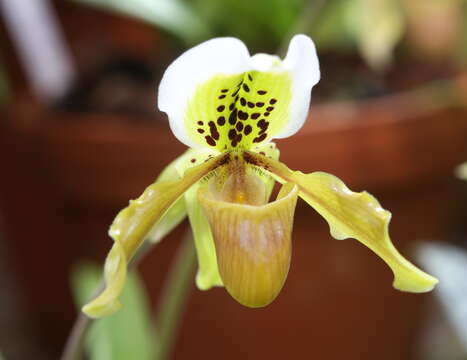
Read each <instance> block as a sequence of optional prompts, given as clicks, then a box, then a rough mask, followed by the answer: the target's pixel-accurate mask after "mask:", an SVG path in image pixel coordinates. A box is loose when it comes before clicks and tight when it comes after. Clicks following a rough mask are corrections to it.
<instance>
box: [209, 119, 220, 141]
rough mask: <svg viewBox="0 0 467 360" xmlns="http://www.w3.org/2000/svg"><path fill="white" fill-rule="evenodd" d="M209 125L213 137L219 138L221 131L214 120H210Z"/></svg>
mask: <svg viewBox="0 0 467 360" xmlns="http://www.w3.org/2000/svg"><path fill="white" fill-rule="evenodd" d="M208 125H209V131H210V132H211V137H212V138H213V139H214V140H219V131H217V127H216V124H214V121H210V122H208Z"/></svg>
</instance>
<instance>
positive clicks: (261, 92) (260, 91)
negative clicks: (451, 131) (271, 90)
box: [257, 90, 267, 95]
mask: <svg viewBox="0 0 467 360" xmlns="http://www.w3.org/2000/svg"><path fill="white" fill-rule="evenodd" d="M257 93H258V94H259V95H264V94H267V91H266V90H258V91H257Z"/></svg>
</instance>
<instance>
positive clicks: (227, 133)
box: [83, 35, 438, 317]
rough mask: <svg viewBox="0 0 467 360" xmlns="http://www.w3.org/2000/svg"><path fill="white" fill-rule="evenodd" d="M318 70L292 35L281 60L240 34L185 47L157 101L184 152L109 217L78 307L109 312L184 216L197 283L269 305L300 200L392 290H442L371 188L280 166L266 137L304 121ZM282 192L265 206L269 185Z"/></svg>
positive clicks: (311, 50) (302, 39)
mask: <svg viewBox="0 0 467 360" xmlns="http://www.w3.org/2000/svg"><path fill="white" fill-rule="evenodd" d="M319 78H320V71H319V63H318V58H317V55H316V50H315V46H314V44H313V41H312V40H311V39H310V38H309V37H307V36H305V35H296V36H295V37H294V38H293V39H292V40H291V42H290V45H289V49H288V52H287V55H286V57H285V58H284V60H281V59H280V58H279V57H277V56H272V55H266V54H256V55H254V56H250V55H249V52H248V49H247V48H246V46H245V45H244V44H243V43H242V42H241V41H240V40H238V39H235V38H216V39H212V40H209V41H206V42H204V43H202V44H200V45H198V46H195V47H194V48H192V49H190V50H188V51H186V52H185V53H184V54H182V55H181V56H180V57H179V58H178V59H176V60H175V61H174V62H173V63H172V64H171V65H170V66H169V67H168V69H167V70H166V72H165V74H164V76H163V78H162V81H161V83H160V86H159V97H158V105H159V108H160V110H162V111H164V112H165V113H167V115H168V118H169V123H170V128H171V130H172V132H173V134H174V135H175V136H176V137H177V139H178V140H180V141H181V142H182V143H184V144H185V145H187V146H188V147H189V148H190V149H188V150H187V151H186V152H185V153H184V154H183V155H181V156H180V157H179V158H177V159H175V160H174V161H173V162H172V163H171V164H170V165H169V166H168V167H167V168H166V169H165V170H164V171H163V172H162V173H161V175H160V176H159V178H158V179H157V180H156V181H155V182H154V183H153V184H152V185H150V186H149V187H148V188H147V189H146V190H145V191H144V193H143V194H142V195H141V196H140V197H139V198H138V199H136V200H132V201H130V204H129V205H128V207H126V208H125V209H123V210H122V211H121V212H120V213H119V214H118V215H117V217H116V218H115V220H114V222H113V224H112V226H111V228H110V231H109V234H110V236H111V237H112V239H113V240H114V244H113V247H112V249H111V250H110V253H109V254H108V256H107V259H106V262H105V268H104V277H105V281H106V287H105V289H104V290H103V291H102V292H101V293H100V295H98V296H97V297H96V298H95V299H94V300H92V301H91V302H90V303H89V304H87V305H85V306H84V308H83V311H84V312H85V313H86V314H87V315H88V316H90V317H101V316H105V315H109V314H111V313H113V312H114V311H116V310H117V309H118V308H119V306H120V303H119V301H118V297H119V295H120V293H121V291H122V288H123V286H124V283H125V276H126V272H127V264H128V262H129V261H130V259H131V258H132V257H133V256H134V254H135V252H136V251H137V249H138V248H139V246H140V245H141V244H142V243H143V242H144V241H151V242H158V241H160V240H161V239H162V238H163V237H164V235H166V234H167V233H168V232H170V231H171V230H172V229H173V228H174V227H175V226H176V225H178V224H179V223H180V222H181V221H182V220H183V219H184V218H185V216H187V215H188V218H189V220H190V223H191V227H192V230H193V236H194V241H195V246H196V251H197V255H198V272H197V275H196V284H197V286H198V288H199V289H201V290H207V289H210V288H211V287H213V286H225V287H226V289H227V291H228V292H229V293H230V295H231V296H232V297H233V298H235V299H236V300H237V301H238V302H240V303H241V304H243V305H246V306H248V307H262V306H266V305H268V304H269V303H271V302H272V301H273V300H274V299H275V298H276V296H277V295H278V293H279V292H280V290H281V288H282V286H283V284H284V282H285V279H286V277H287V273H288V270H289V265H290V259H291V249H292V243H291V239H292V227H293V217H294V210H295V205H296V202H297V198H298V197H301V198H302V199H303V200H305V201H306V202H307V203H308V204H309V205H310V206H311V207H313V208H314V209H315V210H316V211H317V212H318V213H319V214H320V215H321V216H323V217H324V218H325V219H326V221H327V222H328V224H329V227H330V232H331V235H332V236H333V237H334V238H336V239H346V238H354V239H357V240H358V241H360V242H361V243H362V244H364V245H365V246H367V247H368V248H370V249H371V250H372V251H373V252H374V253H376V254H377V255H378V256H380V257H381V258H382V259H383V260H384V261H385V262H386V264H387V265H388V266H389V267H390V268H391V270H392V272H393V273H394V283H393V285H394V287H395V288H397V289H399V290H402V291H409V292H415V293H421V292H427V291H430V290H432V289H433V287H434V286H435V284H436V283H437V282H438V280H437V279H435V278H434V277H432V276H430V275H428V274H426V273H424V272H423V271H421V270H420V269H418V268H417V267H415V266H414V265H412V264H411V263H410V262H409V261H407V260H406V259H405V258H404V257H403V256H402V255H401V254H400V253H399V252H398V251H397V250H396V248H395V247H394V246H393V244H392V243H391V240H390V237H389V233H388V225H389V221H390V218H391V213H390V212H389V211H387V210H384V209H383V208H382V207H381V205H380V204H379V202H378V201H377V200H376V199H375V198H374V197H373V196H372V195H370V194H369V193H367V192H359V193H356V192H352V191H351V190H349V189H348V188H347V187H346V186H345V184H344V183H343V182H342V181H341V180H339V179H338V178H336V177H335V176H333V175H330V174H327V173H324V172H313V173H311V174H304V173H302V172H300V171H293V170H290V169H289V168H288V167H287V166H286V165H284V164H282V163H281V162H279V160H278V159H279V151H278V149H277V148H276V146H275V144H274V143H273V142H272V140H273V139H278V138H285V137H288V136H291V135H293V134H294V133H296V132H297V131H298V130H299V129H300V128H301V127H302V125H303V123H304V122H305V120H306V118H307V115H308V111H309V107H310V98H311V89H312V87H313V86H314V85H315V84H316V83H317V82H318V81H319ZM276 181H277V182H279V183H281V184H282V186H281V189H280V191H279V192H278V195H277V197H276V198H275V200H272V201H269V198H270V196H271V193H272V189H273V186H274V184H275V182H276Z"/></svg>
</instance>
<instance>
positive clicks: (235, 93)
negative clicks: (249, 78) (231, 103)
mask: <svg viewBox="0 0 467 360" xmlns="http://www.w3.org/2000/svg"><path fill="white" fill-rule="evenodd" d="M239 91H240V88H238V89H237V90H235V92H234V93H233V94H232V97H235V96H237V94H238V92H239Z"/></svg>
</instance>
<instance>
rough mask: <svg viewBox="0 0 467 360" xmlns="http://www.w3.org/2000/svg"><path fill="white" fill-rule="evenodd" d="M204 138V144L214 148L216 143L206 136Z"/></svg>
mask: <svg viewBox="0 0 467 360" xmlns="http://www.w3.org/2000/svg"><path fill="white" fill-rule="evenodd" d="M204 138H205V139H206V142H207V143H208V145H211V146H216V142H215V140H214V139H213V138H212V137H210V136H209V135H208V136H205V137H204Z"/></svg>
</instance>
